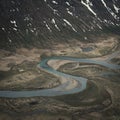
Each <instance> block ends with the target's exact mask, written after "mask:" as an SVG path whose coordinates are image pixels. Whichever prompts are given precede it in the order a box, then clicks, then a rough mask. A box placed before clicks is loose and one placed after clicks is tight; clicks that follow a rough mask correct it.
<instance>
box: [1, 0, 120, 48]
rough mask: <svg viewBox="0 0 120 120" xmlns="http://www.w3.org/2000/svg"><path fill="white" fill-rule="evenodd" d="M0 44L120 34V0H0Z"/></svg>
mask: <svg viewBox="0 0 120 120" xmlns="http://www.w3.org/2000/svg"><path fill="white" fill-rule="evenodd" d="M0 18H1V19H0V41H1V43H0V48H1V49H13V48H16V47H29V46H36V47H40V48H45V47H50V46H51V45H52V44H55V43H56V42H58V43H59V42H69V41H70V40H72V39H77V40H83V41H87V40H92V39H90V36H91V35H95V36H96V35H100V34H102V33H108V32H113V33H116V34H120V1H119V0H1V1H0Z"/></svg>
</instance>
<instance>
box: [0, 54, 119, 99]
mask: <svg viewBox="0 0 120 120" xmlns="http://www.w3.org/2000/svg"><path fill="white" fill-rule="evenodd" d="M49 60H71V62H72V61H75V62H81V63H92V64H97V65H102V66H104V67H107V68H110V69H120V65H115V64H111V63H108V62H105V61H100V60H92V59H80V58H73V57H63V56H61V57H49V58H46V59H44V60H42V61H41V62H40V63H39V65H38V67H40V68H41V69H43V70H45V71H47V72H49V73H52V74H54V75H57V76H60V77H65V78H67V79H69V80H68V81H67V82H65V83H63V84H61V85H60V86H58V87H55V88H51V89H43V90H31V91H0V97H6V98H20V97H35V96H58V95H65V94H73V93H77V92H81V91H83V90H85V89H86V85H87V79H86V78H83V77H76V76H72V75H68V74H65V73H62V72H59V71H57V70H55V69H53V68H52V67H50V66H49V65H48V64H47V63H48V61H49ZM71 79H74V80H75V81H76V82H77V86H75V87H74V88H72V89H69V90H67V89H66V87H67V86H68V85H69V84H72V82H71Z"/></svg>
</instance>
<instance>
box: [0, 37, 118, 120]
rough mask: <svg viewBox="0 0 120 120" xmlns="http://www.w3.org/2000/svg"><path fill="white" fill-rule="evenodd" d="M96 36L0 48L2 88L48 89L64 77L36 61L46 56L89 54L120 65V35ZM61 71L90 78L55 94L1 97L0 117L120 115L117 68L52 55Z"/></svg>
mask: <svg viewBox="0 0 120 120" xmlns="http://www.w3.org/2000/svg"><path fill="white" fill-rule="evenodd" d="M99 39H101V40H99V41H100V42H94V43H82V42H78V41H76V40H73V42H71V44H69V45H68V44H64V45H63V44H59V45H55V47H53V49H50V50H49V49H37V48H33V49H30V50H28V49H26V48H20V49H17V50H16V52H14V53H13V52H9V51H5V50H0V66H1V67H0V90H36V89H48V88H50V89H52V88H54V87H57V86H60V85H61V84H63V83H64V82H66V79H63V78H62V77H58V76H57V75H53V74H51V73H48V72H47V71H44V70H42V69H40V68H38V67H37V64H38V63H39V62H40V61H41V60H43V59H44V58H47V57H50V56H71V57H77V58H90V59H93V60H101V61H106V62H108V63H111V64H116V65H120V47H119V46H120V43H119V41H120V37H119V36H109V37H107V38H105V39H104V38H99ZM48 65H49V66H51V67H52V68H54V69H55V70H58V71H60V72H63V73H66V74H70V75H74V76H82V77H85V78H87V79H88V82H87V88H86V89H85V90H84V91H83V92H80V93H75V94H69V95H61V96H54V97H29V98H15V99H14V98H0V120H119V119H120V103H119V101H120V96H119V90H120V84H119V83H120V81H119V78H120V70H119V69H117V70H113V69H110V68H106V67H103V66H100V65H96V64H85V63H81V62H73V61H70V60H50V61H48ZM76 84H77V83H76V82H75V81H74V80H73V86H69V88H68V89H72V88H73V87H74V86H76Z"/></svg>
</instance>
